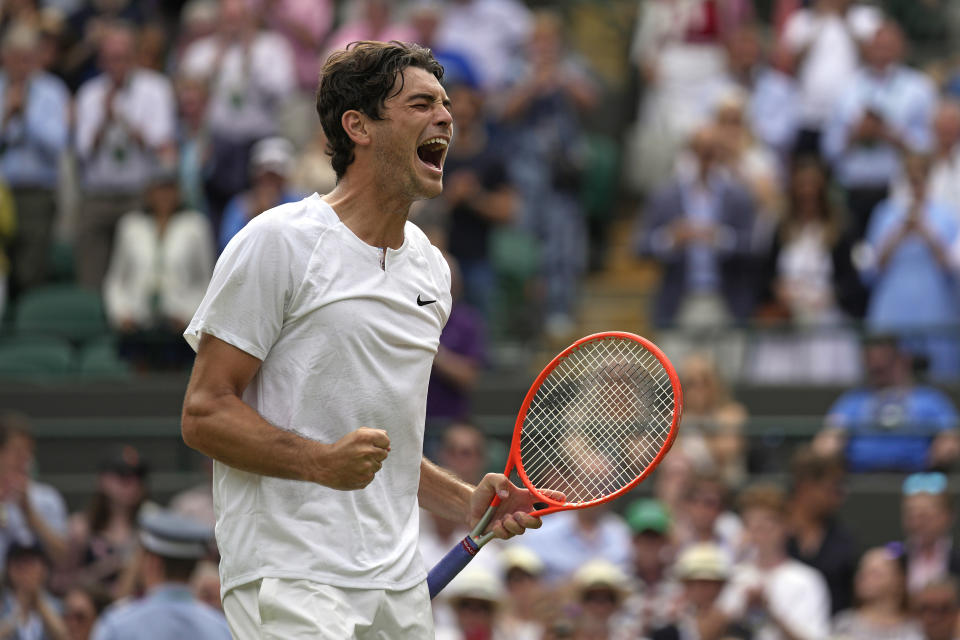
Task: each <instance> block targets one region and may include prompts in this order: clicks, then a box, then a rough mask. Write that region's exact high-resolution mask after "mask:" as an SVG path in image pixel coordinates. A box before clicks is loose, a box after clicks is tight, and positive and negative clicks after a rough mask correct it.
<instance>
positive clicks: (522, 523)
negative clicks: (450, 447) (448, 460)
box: [417, 458, 542, 538]
mask: <svg viewBox="0 0 960 640" xmlns="http://www.w3.org/2000/svg"><path fill="white" fill-rule="evenodd" d="M494 495H498V496H499V497H500V505H499V506H498V507H497V510H496V512H495V513H494V517H493V519H492V520H491V522H490V525H489V526H488V527H487V531H492V532H493V533H494V535H495V536H496V537H497V538H510V537H512V536H515V535H520V534H522V533H523V532H524V530H526V529H537V528H539V527H540V525H541V524H542V522H541V520H540V518H536V517H534V516H531V515H529V513H530V512H531V511H533V510H534V507H533V503H534V498H533V496H532V495H531V494H530V492H529V491H527V490H526V489H520V488H518V487H516V486H514V484H513V483H512V482H510V480H509V479H508V478H507V477H506V476H504V475H503V474H502V473H488V474H487V475H485V476H484V477H483V480H481V481H480V484H479V485H477V486H476V487H474V486H473V485H471V484H469V483H466V482H463V481H462V480H460V479H458V478H457V477H456V476H454V475H453V474H452V473H450V472H448V471H446V470H445V469H442V468H441V467H438V466H437V465H436V464H434V463H433V462H430V461H429V460H427V459H426V458H424V459H423V461H422V462H421V463H420V489H419V491H418V492H417V498H418V499H419V500H420V506H421V507H423V508H424V509H426V510H427V511H430V512H432V513H435V514H437V515H438V516H440V517H442V518H445V519H447V520H452V521H454V522H462V523H464V524H466V525H467V526H468V527H470V528H471V529H472V528H473V527H474V526H475V525H476V524H477V522H479V521H480V518H482V517H483V514H484V512H486V510H487V507H488V506H489V505H490V501H491V500H493V497H494Z"/></svg>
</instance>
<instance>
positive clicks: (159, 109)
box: [139, 75, 176, 148]
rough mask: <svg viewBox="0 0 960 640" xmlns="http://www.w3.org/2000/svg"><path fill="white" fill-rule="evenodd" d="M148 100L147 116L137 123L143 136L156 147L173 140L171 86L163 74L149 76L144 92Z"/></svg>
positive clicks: (173, 109) (173, 110) (174, 108)
mask: <svg viewBox="0 0 960 640" xmlns="http://www.w3.org/2000/svg"><path fill="white" fill-rule="evenodd" d="M145 93H146V96H145V97H147V99H148V100H149V102H148V108H147V110H146V114H148V117H147V118H146V119H145V120H144V122H141V123H139V126H140V127H142V128H143V129H142V130H143V137H144V139H146V141H147V142H148V143H149V144H150V146H151V147H154V148H157V147H162V146H164V145H167V144H170V143H172V142H173V137H174V133H173V132H174V118H175V117H174V113H175V111H176V107H175V105H174V99H173V87H172V86H171V85H170V82H169V81H168V80H167V79H166V78H164V77H163V76H160V75H157V76H155V77H153V78H151V82H150V91H149V92H145Z"/></svg>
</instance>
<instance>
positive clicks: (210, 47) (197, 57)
mask: <svg viewBox="0 0 960 640" xmlns="http://www.w3.org/2000/svg"><path fill="white" fill-rule="evenodd" d="M216 49H217V43H216V36H206V37H204V38H200V39H199V40H197V41H196V42H193V43H191V44H190V45H189V46H188V47H187V49H186V51H184V52H183V63H184V64H185V65H197V64H200V65H205V64H208V63H210V62H213V56H214V53H215V52H216ZM190 71H193V72H197V71H199V69H190Z"/></svg>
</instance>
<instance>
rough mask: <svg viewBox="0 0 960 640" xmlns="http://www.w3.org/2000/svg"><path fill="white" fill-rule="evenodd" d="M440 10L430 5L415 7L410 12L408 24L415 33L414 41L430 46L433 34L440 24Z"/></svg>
mask: <svg viewBox="0 0 960 640" xmlns="http://www.w3.org/2000/svg"><path fill="white" fill-rule="evenodd" d="M440 17H441V16H440V10H439V9H437V8H434V7H432V6H429V5H428V6H423V7H417V8H415V9H414V10H413V13H411V14H410V17H409V22H410V26H411V27H412V28H413V30H414V31H415V32H416V34H417V39H416V41H417V42H419V43H420V44H422V45H424V46H430V43H432V42H433V36H434V35H435V34H436V33H437V27H438V26H439V25H440Z"/></svg>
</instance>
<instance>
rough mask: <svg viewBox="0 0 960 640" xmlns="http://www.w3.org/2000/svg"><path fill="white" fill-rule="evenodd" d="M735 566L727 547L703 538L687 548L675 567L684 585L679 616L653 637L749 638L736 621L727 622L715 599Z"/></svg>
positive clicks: (661, 639) (690, 639)
mask: <svg viewBox="0 0 960 640" xmlns="http://www.w3.org/2000/svg"><path fill="white" fill-rule="evenodd" d="M732 569H733V566H732V564H731V562H730V557H729V555H728V553H727V552H726V550H724V549H723V548H722V547H720V546H718V545H716V544H713V543H710V542H701V543H697V544H694V545H692V546H690V547H688V548H687V549H686V550H684V551H683V552H682V553H681V554H680V555H679V556H678V557H677V562H676V564H675V565H674V568H673V575H674V577H675V578H676V579H677V580H679V581H680V584H681V585H682V587H683V593H682V600H681V609H680V613H679V616H678V618H677V620H676V621H675V622H673V623H671V624H668V625H665V626H662V627H660V628H658V629H654V630H653V631H652V632H651V633H650V634H649V637H650V640H700V639H701V638H716V637H719V636H718V635H717V632H721V635H722V637H723V638H749V637H750V636H749V635H748V632H747V630H746V629H743V628H741V626H740V625H739V624H738V623H737V622H733V623H732V624H729V623H727V622H726V621H725V620H724V619H723V618H722V616H719V615H718V613H717V611H716V607H715V605H716V601H717V598H718V597H719V596H720V593H721V591H722V590H723V588H724V586H725V585H726V584H727V581H728V580H729V579H730V574H731V572H732Z"/></svg>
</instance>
